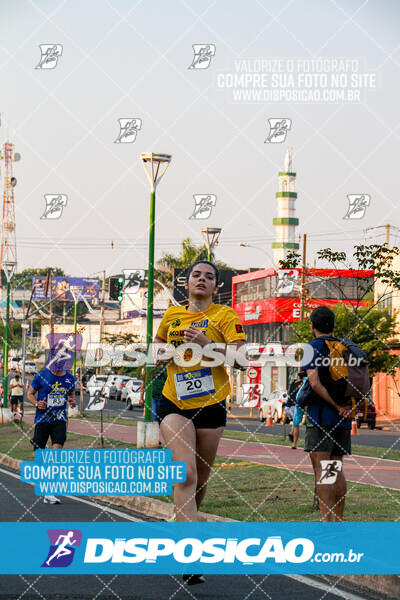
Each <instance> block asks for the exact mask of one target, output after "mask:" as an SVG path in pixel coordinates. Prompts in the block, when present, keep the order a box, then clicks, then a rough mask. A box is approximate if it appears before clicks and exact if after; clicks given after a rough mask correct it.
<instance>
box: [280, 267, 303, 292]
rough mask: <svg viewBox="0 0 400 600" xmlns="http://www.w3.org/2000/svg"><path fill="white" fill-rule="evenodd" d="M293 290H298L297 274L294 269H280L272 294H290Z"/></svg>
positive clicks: (298, 279)
mask: <svg viewBox="0 0 400 600" xmlns="http://www.w3.org/2000/svg"><path fill="white" fill-rule="evenodd" d="M294 289H300V278H299V272H298V271H295V270H294V269H280V270H279V271H278V285H277V286H276V289H275V290H274V294H276V295H280V294H290V293H291V292H292V291H293V290H294Z"/></svg>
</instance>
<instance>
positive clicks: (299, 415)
mask: <svg viewBox="0 0 400 600" xmlns="http://www.w3.org/2000/svg"><path fill="white" fill-rule="evenodd" d="M303 417H304V409H302V408H300V406H296V408H295V409H294V417H293V427H298V426H299V425H300V423H301V421H302V419H303Z"/></svg>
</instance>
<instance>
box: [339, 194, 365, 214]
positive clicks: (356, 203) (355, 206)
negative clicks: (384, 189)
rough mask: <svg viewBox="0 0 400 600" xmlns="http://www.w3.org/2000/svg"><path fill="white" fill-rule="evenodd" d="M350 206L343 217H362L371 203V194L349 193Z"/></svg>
mask: <svg viewBox="0 0 400 600" xmlns="http://www.w3.org/2000/svg"><path fill="white" fill-rule="evenodd" d="M347 199H348V201H349V207H348V209H347V213H346V214H345V215H344V217H343V219H362V218H363V217H364V215H365V211H366V210H367V206H369V205H370V202H371V196H370V195H369V194H348V195H347Z"/></svg>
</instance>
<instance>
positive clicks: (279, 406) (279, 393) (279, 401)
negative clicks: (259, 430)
mask: <svg viewBox="0 0 400 600" xmlns="http://www.w3.org/2000/svg"><path fill="white" fill-rule="evenodd" d="M287 401H288V394H287V391H286V390H285V391H284V390H276V391H275V392H272V393H271V395H270V397H269V398H268V400H267V399H266V398H263V399H262V400H261V406H260V413H259V417H260V421H265V419H266V418H267V417H268V409H269V407H271V417H272V420H273V422H274V423H279V421H281V420H282V417H284V415H285V404H286V402H287Z"/></svg>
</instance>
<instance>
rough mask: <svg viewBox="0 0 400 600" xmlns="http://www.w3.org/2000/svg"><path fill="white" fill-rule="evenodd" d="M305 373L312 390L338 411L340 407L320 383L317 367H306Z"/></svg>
mask: <svg viewBox="0 0 400 600" xmlns="http://www.w3.org/2000/svg"><path fill="white" fill-rule="evenodd" d="M306 373H307V377H308V381H309V382H310V386H311V388H312V390H313V392H315V393H316V394H317V395H318V396H319V397H320V398H322V400H325V402H327V403H328V404H330V405H331V406H333V408H335V409H336V410H337V411H338V412H339V413H340V412H341V407H340V406H339V405H338V404H336V402H335V401H334V400H333V398H332V397H331V395H330V394H329V392H328V390H327V389H326V387H325V386H324V385H322V383H321V380H320V378H319V375H318V369H308V370H307V371H306Z"/></svg>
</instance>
